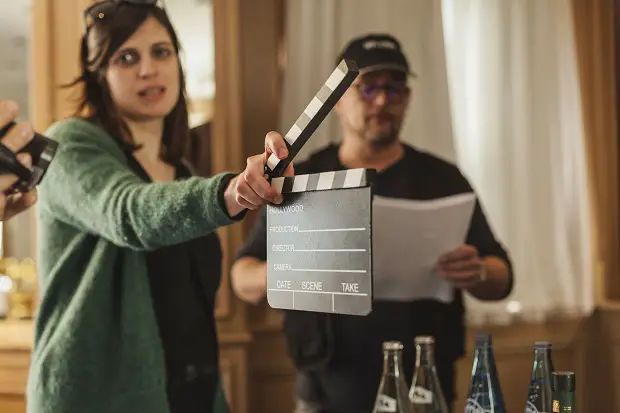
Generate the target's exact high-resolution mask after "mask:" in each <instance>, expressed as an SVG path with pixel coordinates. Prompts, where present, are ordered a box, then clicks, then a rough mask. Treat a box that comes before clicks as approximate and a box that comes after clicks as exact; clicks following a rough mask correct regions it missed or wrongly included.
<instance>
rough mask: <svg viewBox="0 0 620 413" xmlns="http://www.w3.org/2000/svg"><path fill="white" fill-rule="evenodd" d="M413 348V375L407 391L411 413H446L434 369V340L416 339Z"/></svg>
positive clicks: (422, 337) (425, 337)
mask: <svg viewBox="0 0 620 413" xmlns="http://www.w3.org/2000/svg"><path fill="white" fill-rule="evenodd" d="M415 347H416V360H415V373H414V374H413V380H412V382H411V388H410V389H409V400H410V401H411V405H412V406H413V412H414V413H448V405H447V404H446V399H445V397H444V395H443V391H442V390H441V384H440V382H439V377H438V376H437V368H436V367H435V339H434V338H433V337H430V336H420V337H416V338H415Z"/></svg>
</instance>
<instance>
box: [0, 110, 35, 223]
mask: <svg viewBox="0 0 620 413" xmlns="http://www.w3.org/2000/svg"><path fill="white" fill-rule="evenodd" d="M18 114H19V107H18V106H17V104H16V103H15V102H12V101H6V100H5V101H0V128H3V127H5V126H6V125H7V124H9V123H10V122H13V121H14V120H15V118H17V115H18ZM33 137H34V130H33V128H32V126H30V125H29V124H27V123H20V124H16V125H15V126H13V127H12V128H11V129H10V130H9V131H8V132H7V133H6V134H5V135H4V136H3V137H2V140H1V142H2V144H3V145H4V146H6V147H7V148H9V149H10V150H12V151H13V152H17V151H19V150H20V149H21V148H23V147H24V146H26V144H27V143H28V142H30V140H31V139H32V138H33ZM17 159H19V161H20V162H21V163H22V164H23V165H24V166H25V167H27V168H30V167H31V166H32V160H31V159H30V156H29V155H27V154H20V155H18V156H17ZM17 180H18V178H17V177H16V176H15V175H12V174H0V220H1V221H7V220H9V219H11V218H13V217H14V216H15V215H17V214H19V213H21V212H23V211H25V210H26V209H28V208H30V207H31V206H33V205H34V204H35V202H36V201H37V190H36V188H35V189H32V190H31V191H30V192H27V193H25V194H15V195H10V196H8V197H7V196H6V195H4V191H6V190H7V189H9V188H10V187H11V186H13V184H15V183H16V182H17Z"/></svg>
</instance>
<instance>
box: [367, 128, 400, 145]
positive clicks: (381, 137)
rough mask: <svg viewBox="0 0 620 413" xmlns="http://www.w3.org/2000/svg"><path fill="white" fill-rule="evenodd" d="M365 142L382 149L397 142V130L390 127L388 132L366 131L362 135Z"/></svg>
mask: <svg viewBox="0 0 620 413" xmlns="http://www.w3.org/2000/svg"><path fill="white" fill-rule="evenodd" d="M364 135H365V138H366V141H368V142H369V143H371V144H372V145H373V146H374V147H377V148H384V147H387V146H391V145H392V144H394V142H396V141H397V140H398V128H397V127H396V125H391V126H390V128H389V130H385V131H381V132H376V131H366V133H365V134H364Z"/></svg>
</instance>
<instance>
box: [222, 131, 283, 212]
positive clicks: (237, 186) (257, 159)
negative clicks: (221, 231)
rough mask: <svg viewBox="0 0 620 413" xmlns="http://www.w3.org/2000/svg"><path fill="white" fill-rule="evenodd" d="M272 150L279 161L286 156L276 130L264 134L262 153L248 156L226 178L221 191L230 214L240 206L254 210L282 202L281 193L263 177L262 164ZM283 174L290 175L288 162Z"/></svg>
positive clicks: (280, 137)
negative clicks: (242, 165) (244, 163)
mask: <svg viewBox="0 0 620 413" xmlns="http://www.w3.org/2000/svg"><path fill="white" fill-rule="evenodd" d="M272 153H275V154H276V156H277V157H278V159H280V160H282V159H285V158H286V157H287V156H288V150H287V148H286V143H285V141H284V138H283V137H282V135H280V134H279V133H277V132H269V133H268V134H267V136H266V137H265V153H262V154H259V155H254V156H251V157H249V158H248V159H247V166H246V168H245V170H244V171H243V172H242V173H241V174H239V175H238V176H236V177H235V178H234V179H232V180H231V181H230V183H229V185H228V188H227V189H226V192H224V199H225V200H226V208H227V210H228V214H229V215H230V216H235V215H237V214H239V213H240V212H241V211H243V210H244V209H251V210H255V209H258V208H260V207H261V206H262V205H264V204H266V203H268V202H271V203H274V204H280V203H281V202H282V195H281V194H279V193H278V192H277V191H276V190H275V189H274V188H273V187H272V186H271V184H270V183H269V181H267V179H266V178H265V163H266V161H267V158H268V157H269V156H270V155H271V154H272ZM284 175H285V176H291V175H293V163H292V162H291V163H290V164H289V166H288V167H287V168H286V171H285V172H284Z"/></svg>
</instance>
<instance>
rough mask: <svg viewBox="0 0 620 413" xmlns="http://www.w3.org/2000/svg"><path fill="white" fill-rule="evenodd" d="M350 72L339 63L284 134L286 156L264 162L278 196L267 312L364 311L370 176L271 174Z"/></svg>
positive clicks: (270, 231) (368, 290)
mask: <svg viewBox="0 0 620 413" xmlns="http://www.w3.org/2000/svg"><path fill="white" fill-rule="evenodd" d="M357 74H358V71H357V66H356V65H355V62H352V61H348V60H343V61H342V62H341V63H340V64H339V65H338V67H337V68H336V70H334V72H333V73H332V74H331V75H330V77H329V78H328V80H327V81H326V82H325V84H324V85H323V87H321V89H320V90H319V92H318V93H317V94H316V95H315V97H314V98H313V99H312V101H311V102H310V104H309V105H308V107H306V109H305V110H304V112H303V113H302V114H301V116H300V117H299V118H298V119H297V121H296V122H295V124H294V125H293V126H292V127H291V129H290V130H289V132H288V133H287V134H286V135H285V136H284V138H285V140H286V142H287V147H288V148H289V157H288V158H287V159H286V160H282V161H281V160H279V159H278V158H277V157H275V155H272V156H270V157H269V159H268V160H267V165H266V168H265V172H266V173H267V174H269V175H271V177H272V178H271V185H272V186H273V187H275V188H276V189H277V190H278V191H279V192H280V193H282V195H283V198H284V201H283V202H282V203H281V204H280V205H268V206H267V301H268V302H269V305H270V306H271V307H273V308H280V309H290V310H303V311H317V312H324V313H339V314H351V315H367V314H369V313H370V312H371V311H372V233H371V228H372V227H371V220H372V193H371V190H372V188H371V181H372V177H373V175H374V170H368V169H349V170H343V171H332V172H323V173H317V174H309V175H296V176H292V177H282V176H279V175H281V173H282V171H283V170H284V169H285V168H286V166H287V165H288V163H290V160H292V158H294V156H295V155H296V154H297V153H298V152H299V150H300V149H301V147H302V146H303V145H304V143H305V142H306V141H307V140H308V138H309V137H310V136H311V135H312V133H314V131H315V130H316V128H317V127H318V126H319V124H320V123H321V122H322V121H323V119H324V118H325V117H326V116H327V114H328V113H329V111H330V110H331V109H332V108H333V106H334V105H335V103H336V102H337V101H338V99H340V97H341V96H342V94H343V93H344V92H345V91H346V89H347V88H348V87H349V86H350V85H351V82H353V80H354V79H355V77H357ZM274 176H275V177H274Z"/></svg>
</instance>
